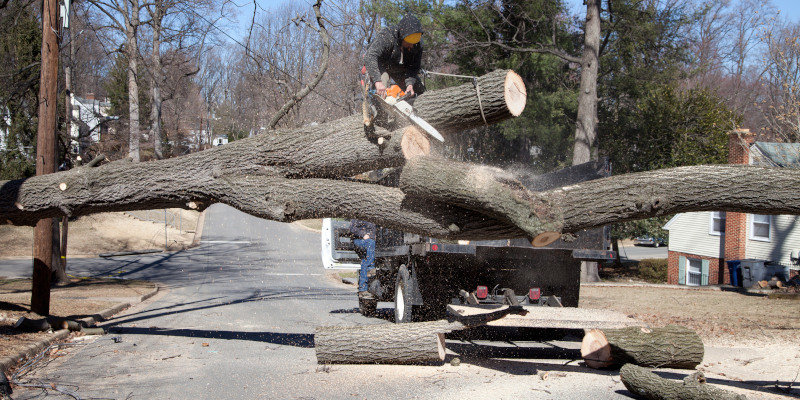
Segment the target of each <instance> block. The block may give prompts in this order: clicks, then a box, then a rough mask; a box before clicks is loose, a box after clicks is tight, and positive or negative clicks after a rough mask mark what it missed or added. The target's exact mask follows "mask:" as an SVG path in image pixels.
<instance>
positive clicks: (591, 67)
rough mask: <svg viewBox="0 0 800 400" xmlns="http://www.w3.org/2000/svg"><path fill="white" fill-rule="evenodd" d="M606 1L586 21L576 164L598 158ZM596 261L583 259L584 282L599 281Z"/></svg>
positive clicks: (589, 9)
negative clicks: (599, 74)
mask: <svg viewBox="0 0 800 400" xmlns="http://www.w3.org/2000/svg"><path fill="white" fill-rule="evenodd" d="M601 1H602V0H587V1H586V2H585V3H586V24H585V28H584V29H585V32H584V41H583V57H582V59H581V85H580V92H579V93H578V120H577V121H576V122H577V123H576V124H575V125H576V126H575V145H574V147H573V154H572V165H579V164H583V163H585V162H589V161H590V160H592V159H597V71H598V69H599V63H600V6H601ZM599 280H600V273H599V270H598V267H597V262H595V261H582V262H581V282H598V281H599Z"/></svg>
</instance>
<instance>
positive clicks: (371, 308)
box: [358, 299, 378, 317]
mask: <svg viewBox="0 0 800 400" xmlns="http://www.w3.org/2000/svg"><path fill="white" fill-rule="evenodd" d="M358 309H359V311H361V315H363V316H365V317H372V316H375V314H376V313H377V310H378V300H376V299H358Z"/></svg>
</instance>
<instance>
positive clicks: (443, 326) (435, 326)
mask: <svg viewBox="0 0 800 400" xmlns="http://www.w3.org/2000/svg"><path fill="white" fill-rule="evenodd" d="M509 314H521V315H525V314H527V311H525V309H524V308H522V307H520V306H512V307H508V308H505V309H501V310H496V311H492V312H489V313H485V314H481V315H470V316H465V317H458V320H450V321H448V320H439V321H430V322H419V323H410V324H376V325H359V326H321V327H318V328H317V329H316V332H315V333H314V349H315V350H316V353H317V362H318V363H319V364H426V363H441V362H442V361H444V357H445V351H446V349H445V342H444V334H445V333H449V332H452V331H455V330H461V329H467V328H471V327H475V326H479V325H484V324H486V323H487V322H489V321H493V320H496V319H499V318H503V317H504V316H506V315H509Z"/></svg>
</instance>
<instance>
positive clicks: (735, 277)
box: [727, 260, 742, 286]
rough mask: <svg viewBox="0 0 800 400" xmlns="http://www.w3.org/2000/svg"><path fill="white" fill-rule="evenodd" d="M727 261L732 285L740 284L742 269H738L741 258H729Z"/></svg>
mask: <svg viewBox="0 0 800 400" xmlns="http://www.w3.org/2000/svg"><path fill="white" fill-rule="evenodd" d="M727 263H728V274H729V275H730V276H731V285H733V286H741V282H742V280H741V279H740V278H741V276H740V275H741V274H742V271H741V270H740V269H739V265H740V264H741V263H742V260H730V261H728V262H727Z"/></svg>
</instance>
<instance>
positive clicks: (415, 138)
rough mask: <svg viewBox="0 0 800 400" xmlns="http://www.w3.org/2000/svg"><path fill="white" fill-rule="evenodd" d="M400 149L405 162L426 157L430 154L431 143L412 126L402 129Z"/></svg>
mask: <svg viewBox="0 0 800 400" xmlns="http://www.w3.org/2000/svg"><path fill="white" fill-rule="evenodd" d="M400 147H401V148H402V150H403V157H405V159H406V160H410V159H412V158H414V157H418V156H426V155H428V154H430V152H431V142H430V140H428V137H427V136H426V135H425V134H424V133H423V132H422V131H420V130H419V129H417V128H416V127H413V126H408V127H406V128H405V129H403V139H402V140H401V142H400Z"/></svg>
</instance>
